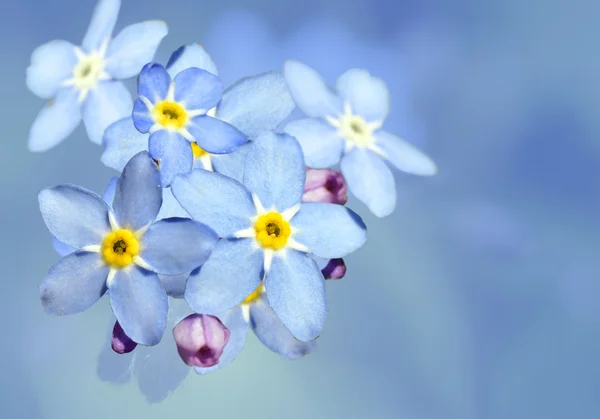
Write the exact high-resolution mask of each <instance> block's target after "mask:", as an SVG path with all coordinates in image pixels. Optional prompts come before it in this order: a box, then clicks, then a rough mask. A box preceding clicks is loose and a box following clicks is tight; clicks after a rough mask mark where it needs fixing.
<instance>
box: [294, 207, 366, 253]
mask: <svg viewBox="0 0 600 419" xmlns="http://www.w3.org/2000/svg"><path fill="white" fill-rule="evenodd" d="M291 224H292V227H294V228H295V230H296V232H295V233H294V240H296V241H297V242H298V243H302V244H303V245H305V246H307V247H308V248H309V249H310V253H314V254H315V255H317V256H319V257H322V258H327V259H333V258H341V257H344V256H346V255H347V254H349V253H352V252H354V251H355V250H357V249H359V248H361V247H362V246H363V245H364V244H365V242H366V241H367V227H366V226H365V224H364V223H363V221H362V219H361V218H360V216H359V215H358V214H356V213H355V212H354V211H352V210H351V209H348V208H346V207H344V206H343V205H336V204H328V203H322V202H309V203H305V204H302V206H301V207H300V211H298V213H297V214H296V215H295V216H294V218H292V220H291Z"/></svg>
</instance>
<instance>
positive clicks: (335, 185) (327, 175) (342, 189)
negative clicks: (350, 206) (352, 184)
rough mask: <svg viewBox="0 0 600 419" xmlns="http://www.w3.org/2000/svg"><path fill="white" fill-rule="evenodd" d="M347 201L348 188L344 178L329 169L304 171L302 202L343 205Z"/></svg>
mask: <svg viewBox="0 0 600 419" xmlns="http://www.w3.org/2000/svg"><path fill="white" fill-rule="evenodd" d="M346 201H348V188H347V187H346V181H345V180H344V176H342V174H341V173H340V172H336V171H335V170H331V169H311V168H310V167H309V168H307V169H306V182H305V183H304V195H302V202H328V203H330V204H340V205H344V204H345V203H346Z"/></svg>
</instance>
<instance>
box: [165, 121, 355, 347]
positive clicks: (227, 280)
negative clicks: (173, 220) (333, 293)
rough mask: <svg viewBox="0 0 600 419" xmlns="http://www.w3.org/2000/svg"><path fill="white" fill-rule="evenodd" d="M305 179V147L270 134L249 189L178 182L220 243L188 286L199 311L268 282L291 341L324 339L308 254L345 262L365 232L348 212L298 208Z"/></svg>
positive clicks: (212, 180) (225, 182)
mask: <svg viewBox="0 0 600 419" xmlns="http://www.w3.org/2000/svg"><path fill="white" fill-rule="evenodd" d="M305 176H306V170H305V166H304V157H303V155H302V149H301V147H300V144H298V142H297V141H296V140H295V139H294V138H293V137H290V136H289V135H285V134H284V135H277V134H274V133H272V132H268V133H264V134H262V135H261V136H260V137H259V138H258V139H257V141H255V142H254V143H253V144H252V146H251V148H250V151H249V152H248V155H247V157H246V164H245V171H244V179H243V181H244V184H241V183H240V182H238V181H236V180H234V179H231V178H229V177H226V176H223V175H220V174H218V173H214V172H209V171H205V170H200V169H197V170H194V171H192V172H191V173H188V174H186V175H184V176H179V177H177V178H176V179H175V181H174V182H173V185H172V190H173V194H174V195H175V198H177V200H178V201H179V203H180V204H181V205H182V206H183V208H184V209H185V210H186V211H187V212H188V213H189V214H190V215H191V216H192V218H194V219H196V220H198V221H200V222H202V223H205V224H207V225H209V226H210V227H212V228H213V229H214V230H215V231H216V232H217V234H218V235H219V236H220V237H221V238H222V240H220V241H219V242H218V243H217V245H216V247H215V251H214V252H213V254H212V255H211V257H210V259H209V260H208V261H207V262H206V263H205V264H204V265H203V266H202V269H201V270H200V271H199V272H195V273H193V274H192V275H191V276H190V278H189V280H188V282H187V286H186V291H185V298H186V300H187V301H188V303H189V304H190V307H192V309H193V310H194V311H196V312H198V313H204V314H216V315H218V314H219V313H222V312H224V311H226V310H228V309H230V308H233V307H235V306H237V305H239V304H240V303H241V302H242V301H243V300H244V299H245V298H246V297H247V296H248V295H249V294H250V293H251V292H252V291H254V290H255V289H256V288H257V287H258V285H259V284H260V283H261V281H262V280H263V277H264V284H265V290H266V292H267V295H268V296H269V303H270V305H271V307H272V308H273V310H274V311H275V313H276V314H277V316H278V317H279V319H280V320H281V321H282V323H283V324H284V325H285V327H286V328H287V329H288V330H290V332H291V333H292V334H293V336H295V337H296V338H297V339H299V340H303V341H307V340H310V339H313V338H315V337H317V336H318V335H319V333H320V332H321V329H322V327H323V323H324V321H325V317H326V314H327V307H326V303H325V289H324V279H323V275H322V274H321V271H320V270H319V268H318V266H317V264H316V263H315V261H314V260H313V259H311V258H310V257H309V256H308V254H314V255H316V256H319V257H323V258H328V259H330V258H339V257H343V256H345V255H347V254H349V253H351V252H353V251H355V250H357V249H358V248H360V247H361V246H362V245H363V244H364V243H365V241H366V227H365V225H364V224H363V222H362V220H361V219H360V217H359V216H358V215H356V214H355V213H354V212H352V211H351V210H349V209H347V208H345V207H343V206H340V205H335V204H326V203H305V204H301V203H300V201H301V199H302V194H303V192H304V182H305Z"/></svg>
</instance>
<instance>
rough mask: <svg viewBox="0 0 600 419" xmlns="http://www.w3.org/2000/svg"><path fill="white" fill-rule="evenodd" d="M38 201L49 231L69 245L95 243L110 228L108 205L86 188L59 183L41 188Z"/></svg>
mask: <svg viewBox="0 0 600 419" xmlns="http://www.w3.org/2000/svg"><path fill="white" fill-rule="evenodd" d="M38 201H39V204H40V211H41V213H42V218H43V219H44V222H45V223H46V226H47V227H48V230H50V233H52V234H53V235H54V236H55V237H56V238H57V239H58V240H60V241H61V242H63V243H65V244H67V245H69V246H71V247H74V248H77V249H80V248H82V247H84V246H89V245H98V244H100V243H102V240H103V239H104V236H105V235H106V234H107V233H108V232H109V231H111V228H110V224H109V222H108V205H106V202H104V201H103V200H102V198H100V197H99V196H98V195H96V194H95V193H93V192H90V191H88V190H87V189H83V188H80V187H78V186H73V185H59V186H55V187H54V188H48V189H44V190H43V191H41V192H40V194H39V195H38Z"/></svg>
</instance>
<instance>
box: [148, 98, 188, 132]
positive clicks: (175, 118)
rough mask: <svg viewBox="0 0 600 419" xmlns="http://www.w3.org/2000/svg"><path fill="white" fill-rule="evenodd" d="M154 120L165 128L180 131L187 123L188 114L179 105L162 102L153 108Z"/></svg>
mask: <svg viewBox="0 0 600 419" xmlns="http://www.w3.org/2000/svg"><path fill="white" fill-rule="evenodd" d="M154 120H155V121H156V122H157V123H159V124H160V125H162V126H163V127H165V128H171V129H180V128H183V127H184V126H185V124H186V123H187V120H188V114H187V112H186V111H185V109H184V108H183V106H181V105H180V104H179V103H176V102H171V101H169V100H163V101H162V102H159V103H157V104H156V107H155V108H154Z"/></svg>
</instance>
